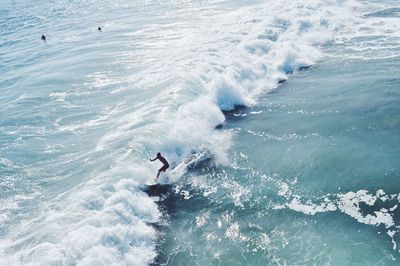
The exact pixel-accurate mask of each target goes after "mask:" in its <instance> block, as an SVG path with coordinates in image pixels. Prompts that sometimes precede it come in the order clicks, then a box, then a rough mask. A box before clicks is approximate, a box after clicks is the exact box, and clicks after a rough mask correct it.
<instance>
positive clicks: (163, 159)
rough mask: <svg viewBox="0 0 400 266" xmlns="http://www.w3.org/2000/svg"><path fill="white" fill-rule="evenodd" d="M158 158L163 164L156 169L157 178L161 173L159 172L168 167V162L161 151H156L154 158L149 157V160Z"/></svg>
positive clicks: (152, 160)
mask: <svg viewBox="0 0 400 266" xmlns="http://www.w3.org/2000/svg"><path fill="white" fill-rule="evenodd" d="M157 159H158V160H160V161H161V162H162V163H163V164H164V165H163V166H162V167H161V168H160V169H159V170H158V173H157V177H156V178H158V177H159V176H160V174H161V172H165V170H167V169H168V168H169V163H168V161H167V159H165V157H164V156H162V155H161V153H159V152H157V156H156V157H155V158H154V159H151V158H150V162H154V161H155V160H157Z"/></svg>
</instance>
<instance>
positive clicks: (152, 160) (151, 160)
mask: <svg viewBox="0 0 400 266" xmlns="http://www.w3.org/2000/svg"><path fill="white" fill-rule="evenodd" d="M157 159H158V157H156V158H154V159H151V158H150V162H154V161H155V160H157Z"/></svg>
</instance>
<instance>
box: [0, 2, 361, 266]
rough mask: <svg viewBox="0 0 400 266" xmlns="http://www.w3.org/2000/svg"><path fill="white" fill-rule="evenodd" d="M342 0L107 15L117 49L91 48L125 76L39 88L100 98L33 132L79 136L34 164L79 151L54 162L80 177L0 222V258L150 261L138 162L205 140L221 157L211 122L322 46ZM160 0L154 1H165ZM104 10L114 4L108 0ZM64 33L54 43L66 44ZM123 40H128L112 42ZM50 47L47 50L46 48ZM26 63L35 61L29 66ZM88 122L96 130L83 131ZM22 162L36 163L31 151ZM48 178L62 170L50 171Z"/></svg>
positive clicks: (70, 100)
mask: <svg viewBox="0 0 400 266" xmlns="http://www.w3.org/2000/svg"><path fill="white" fill-rule="evenodd" d="M354 4H355V3H354V2H352V1H339V2H338V1H323V0H320V1H283V2H282V1H281V2H276V1H265V2H263V3H260V4H257V5H255V6H250V7H245V6H237V7H235V6H233V7H232V6H230V5H228V4H226V5H227V7H226V8H224V7H223V6H224V4H223V3H222V4H219V5H217V4H215V5H210V6H205V7H204V6H201V5H200V4H199V6H196V5H194V6H190V5H189V6H187V5H184V7H182V8H181V7H179V6H178V5H176V6H173V5H172V6H169V7H168V12H170V13H168V16H163V15H159V16H158V17H157V16H155V17H153V18H152V17H151V16H150V18H147V19H148V20H146V18H142V19H143V21H145V22H144V24H143V25H142V26H141V28H140V29H137V30H136V31H134V32H133V33H130V32H127V28H126V26H125V24H128V25H129V23H130V22H129V20H126V17H124V16H120V17H118V18H117V17H114V19H115V21H114V22H113V23H114V24H113V27H115V28H116V29H117V30H116V32H117V33H115V34H121V32H122V34H121V35H117V36H118V37H119V38H116V39H118V40H119V41H120V42H121V43H122V44H120V43H118V42H115V41H114V40H105V41H104V42H103V43H102V44H103V45H108V46H110V47H113V49H112V51H114V50H117V49H116V48H115V46H116V47H118V48H120V49H119V51H117V52H111V51H108V50H107V51H102V52H104V53H103V55H104V54H106V55H107V53H108V54H109V55H112V56H115V57H116V58H117V59H115V61H113V63H114V64H115V65H117V66H125V65H126V64H128V66H130V67H132V68H133V69H134V70H135V71H136V72H135V73H134V74H130V75H129V76H128V77H122V76H121V77H118V75H117V74H115V73H114V76H113V75H112V74H110V73H108V75H104V74H102V73H88V74H87V76H86V77H85V78H86V83H83V85H84V87H85V86H86V87H88V89H87V90H85V89H76V90H72V91H71V90H70V89H69V88H68V89H66V91H62V92H54V91H51V92H49V96H50V98H52V99H53V100H54V102H56V106H58V105H62V106H63V108H66V109H65V110H67V111H66V112H67V113H68V110H76V109H72V108H76V107H77V106H78V107H80V108H84V107H85V108H87V107H86V104H88V105H89V106H90V104H93V105H95V104H94V101H96V100H99V99H100V102H104V103H103V104H106V106H104V108H102V109H101V112H99V113H100V114H99V115H98V116H96V117H94V118H93V119H87V120H78V121H77V122H73V121H74V119H73V118H74V117H73V115H72V116H68V115H60V117H58V118H57V119H55V120H54V121H53V122H54V127H52V128H50V129H49V130H54V132H47V131H45V132H43V134H44V136H45V137H48V138H50V137H51V136H53V135H54V136H58V135H57V134H60V135H61V136H63V135H62V134H66V133H65V132H70V133H71V134H73V136H74V137H73V138H72V139H71V140H70V141H71V143H74V141H75V140H76V139H77V138H82V139H84V138H86V140H87V141H88V142H89V143H90V144H91V145H86V146H80V147H82V149H81V150H76V151H75V152H71V154H68V156H65V157H58V158H59V160H60V161H51V160H50V161H49V162H50V163H49V165H52V166H47V165H46V167H48V168H44V170H50V168H51V167H53V168H54V169H55V168H57V167H60V168H62V167H66V166H71V165H73V166H76V165H74V162H75V161H77V160H79V161H80V162H83V163H82V164H79V165H78V167H83V168H85V169H88V170H87V172H84V173H85V174H84V176H83V177H82V176H80V174H82V172H73V173H75V174H62V173H61V174H59V175H65V176H64V178H65V177H68V178H70V177H71V178H73V177H76V176H78V177H79V179H80V180H82V181H80V182H78V183H77V184H74V185H70V186H69V189H67V190H65V191H63V192H62V193H59V194H57V195H56V196H54V197H48V201H41V202H40V205H39V209H40V211H38V212H37V213H34V214H33V215H32V216H31V217H26V218H24V219H22V220H21V221H20V222H19V223H18V224H17V225H15V226H13V227H12V228H8V231H7V234H6V235H5V237H3V238H2V240H1V242H0V245H1V250H2V251H1V258H2V259H1V260H2V263H4V264H11V265H18V264H27V265H35V264H40V265H52V264H63V265H67V264H77V265H146V264H149V263H151V262H152V261H153V259H154V258H155V257H156V247H155V241H156V231H155V229H154V228H153V227H152V226H151V224H152V223H157V222H160V217H161V216H160V212H159V210H158V209H157V206H156V204H155V203H154V202H153V201H152V200H151V199H150V198H149V197H148V196H147V195H146V194H145V193H143V192H142V191H141V190H140V187H141V186H142V185H143V184H145V183H149V182H152V181H151V180H153V178H154V173H155V172H156V171H157V168H158V166H157V165H154V164H152V165H150V166H148V164H147V162H148V157H149V156H151V155H153V154H154V153H155V152H156V151H161V152H162V153H163V154H165V155H166V156H167V158H168V159H169V160H170V161H171V162H173V164H174V165H177V166H178V167H177V168H176V169H180V170H182V171H178V170H174V171H172V172H171V173H170V174H169V179H168V180H163V181H162V182H173V181H174V180H177V179H179V178H180V175H181V174H182V172H184V170H185V166H184V162H185V160H186V158H187V157H188V156H189V155H190V154H192V153H193V152H194V151H199V150H202V149H207V150H208V151H210V152H211V153H212V154H213V155H215V158H216V159H217V161H218V162H220V163H226V162H227V156H226V151H227V150H228V149H229V145H230V138H231V134H230V133H229V132H224V131H218V130H215V127H216V126H217V125H219V124H221V123H224V122H225V117H224V114H223V112H222V111H224V110H225V111H226V110H232V109H233V108H235V106H238V105H241V106H252V105H255V104H256V103H257V99H258V97H260V96H261V95H263V94H265V93H266V92H270V91H272V90H274V89H276V87H277V85H278V83H279V82H280V81H283V80H285V79H287V78H288V77H289V75H290V74H292V73H293V72H295V71H297V70H299V69H301V68H303V67H308V66H310V65H312V64H314V63H315V62H316V61H317V60H318V59H319V58H321V56H322V53H321V51H320V49H319V48H318V47H319V46H321V45H322V44H323V43H324V42H325V41H327V40H332V39H333V34H334V33H335V32H336V31H337V30H339V29H340V28H341V27H345V26H344V25H345V24H346V23H347V21H346V18H345V17H344V16H343V14H344V13H346V14H348V15H350V17H351V15H352V13H351V12H352V11H351V10H352V7H353V5H354ZM203 5H204V3H203ZM122 6H124V7H126V6H128V7H129V4H128V3H127V4H126V5H122ZM167 6H168V5H165V6H162V7H163V8H165V9H166V10H167ZM106 7H107V4H106ZM60 8H61V7H60ZM135 8H136V7H135ZM71 9H72V7H70V6H69V8H68V12H72V11H71ZM112 10H113V11H115V12H116V13H118V12H123V11H122V10H121V9H119V7H118V6H115V5H114V6H113V9H112ZM128 10H132V9H128ZM143 10H145V8H143ZM117 11H118V12H117ZM143 12H145V11H143ZM164 12H165V11H162V12H161V11H160V14H164ZM72 13H74V12H72ZM125 15H126V16H127V17H129V14H125ZM174 15H175V16H174ZM174 17H176V19H175V20H174ZM348 17H349V16H348ZM152 19H154V21H155V22H153V21H152ZM350 24H351V22H350ZM110 28H112V27H111V26H110ZM110 31H111V30H110ZM84 36H85V35H84V34H82V35H79V36H76V40H79V39H80V38H84ZM123 37H126V38H123ZM128 37H129V38H132V40H134V41H132V40H131V39H129V38H128ZM128 40H129V41H132V42H133V44H132V43H130V42H129V41H128ZM70 41H71V40H70ZM71 42H72V41H71ZM48 43H50V41H49V42H48ZM68 43H69V41H66V42H63V43H60V45H65V48H66V49H67V48H70V47H68V45H69V44H68ZM50 45H51V44H50ZM131 46H133V48H128V47H131ZM99 47H101V46H100V45H99ZM164 47H167V48H164ZM90 48H91V47H89V48H87V49H88V50H92V49H90ZM30 49H35V48H34V47H30ZM99 49H101V48H99ZM126 49H132V50H129V51H126V52H125V53H124V51H125V50H126ZM28 51H29V50H28ZM69 52H70V51H69ZM68 55H70V54H68ZM51 56H52V57H51ZM51 56H50V59H53V60H55V61H57V60H56V59H58V57H57V56H58V55H57V53H54V54H53V55H51ZM94 56H96V54H94ZM64 57H65V56H64ZM67 57H68V56H67ZM71 60H75V61H72V62H73V63H74V64H77V65H78V66H80V67H82V69H85V68H84V64H83V65H79V63H80V62H82V59H81V58H80V57H79V56H73V55H71ZM93 60H94V59H93ZM110 60H111V59H110ZM57 62H60V63H57V64H56V66H59V67H60V68H62V67H65V65H63V61H57ZM96 62H97V61H96ZM64 64H67V62H64ZM74 64H72V65H74ZM81 64H82V63H81ZM92 67H93V66H92ZM127 68H128V69H129V67H127ZM29 70H30V73H33V74H34V73H35V68H30V69H29ZM76 73H80V72H79V71H77V72H76ZM125 73H126V72H122V74H125ZM115 76H117V77H115ZM132 84H134V85H132ZM112 85H114V86H112ZM131 86H135V88H140V89H137V90H133V89H130V87H131ZM78 87H79V86H78ZM109 87H111V88H112V89H111V90H107V89H108V88H109ZM96 90H98V91H100V93H98V94H96ZM101 90H102V91H101ZM105 91H107V92H109V94H107V95H106V96H104V92H105ZM128 92H129V93H130V94H136V95H134V96H129V93H128ZM85 97H86V98H85ZM91 97H92V98H91ZM96 97H97V98H96ZM118 97H120V98H118ZM115 98H117V99H115ZM137 98H138V99H137ZM113 99H114V101H113ZM121 99H126V100H122V101H121ZM128 100H130V101H131V102H129V101H128ZM57 103H58V105H57ZM131 105H132V106H133V107H132V106H131ZM78 116H79V114H78ZM70 120H71V121H72V122H68V121H70ZM98 131H100V133H101V135H100V136H99V135H98V134H97V135H96V134H94V133H93V132H96V133H97V132H98ZM65 144H68V143H65ZM92 144H93V145H92ZM54 147H56V146H54ZM50 150H51V149H50ZM34 166H35V167H36V168H37V169H39V170H42V172H43V169H42V168H40V167H43V166H42V165H40V163H38V164H37V165H34ZM54 169H53V170H54ZM64 171H65V172H68V171H66V169H64ZM37 172H40V171H37ZM57 173H58V172H57ZM78 177H76V178H78ZM54 180H55V181H58V182H60V184H63V182H66V181H65V180H64V179H63V178H62V177H60V178H59V177H55V178H54ZM6 219H7V218H6Z"/></svg>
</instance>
